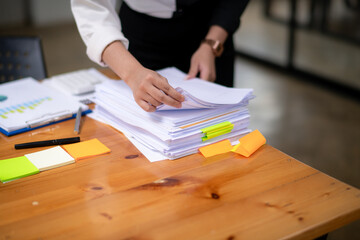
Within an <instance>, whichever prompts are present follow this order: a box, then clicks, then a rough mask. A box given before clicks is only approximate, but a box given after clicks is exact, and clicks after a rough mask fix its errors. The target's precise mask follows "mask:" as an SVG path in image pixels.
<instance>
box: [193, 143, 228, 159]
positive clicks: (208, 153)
mask: <svg viewBox="0 0 360 240" xmlns="http://www.w3.org/2000/svg"><path fill="white" fill-rule="evenodd" d="M231 149H232V145H231V143H230V141H229V140H228V139H226V140H223V141H220V142H217V143H213V144H210V145H207V146H205V147H201V148H199V151H200V152H201V154H202V155H203V156H204V157H212V156H215V155H218V154H222V153H227V152H230V150H231Z"/></svg>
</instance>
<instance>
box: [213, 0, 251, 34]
mask: <svg viewBox="0 0 360 240" xmlns="http://www.w3.org/2000/svg"><path fill="white" fill-rule="evenodd" d="M248 2H249V0H220V1H218V3H217V6H216V7H215V8H214V12H213V15H212V18H211V21H210V26H212V25H218V26H220V27H222V28H224V29H225V30H226V31H227V32H228V33H229V34H233V33H234V32H235V31H236V29H237V28H238V27H239V25H240V17H241V15H242V13H243V12H244V10H245V8H246V5H247V4H248Z"/></svg>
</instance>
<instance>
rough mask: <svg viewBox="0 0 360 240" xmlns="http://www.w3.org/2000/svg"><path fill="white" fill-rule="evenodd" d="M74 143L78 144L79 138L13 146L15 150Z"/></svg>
mask: <svg viewBox="0 0 360 240" xmlns="http://www.w3.org/2000/svg"><path fill="white" fill-rule="evenodd" d="M76 142H80V137H72V138H61V139H54V140H46V141H38V142H28V143H19V144H15V149H24V148H34V147H46V146H53V145H62V144H68V143H76Z"/></svg>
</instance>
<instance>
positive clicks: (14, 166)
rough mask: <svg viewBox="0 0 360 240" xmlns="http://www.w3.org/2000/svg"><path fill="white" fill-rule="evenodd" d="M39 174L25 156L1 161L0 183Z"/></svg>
mask: <svg viewBox="0 0 360 240" xmlns="http://www.w3.org/2000/svg"><path fill="white" fill-rule="evenodd" d="M38 172H39V169H37V168H36V167H35V166H34V164H32V163H31V162H30V161H29V159H27V158H26V157H25V156H21V157H16V158H9V159H4V160H0V181H1V182H7V181H11V180H14V179H18V178H22V177H26V176H30V175H33V174H36V173H38Z"/></svg>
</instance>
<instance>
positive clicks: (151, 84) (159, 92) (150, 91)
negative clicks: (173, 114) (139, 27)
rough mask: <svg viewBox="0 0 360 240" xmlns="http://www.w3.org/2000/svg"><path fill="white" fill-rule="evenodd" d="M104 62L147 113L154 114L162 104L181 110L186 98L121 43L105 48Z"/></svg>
mask: <svg viewBox="0 0 360 240" xmlns="http://www.w3.org/2000/svg"><path fill="white" fill-rule="evenodd" d="M102 60H103V61H104V62H105V63H106V64H107V65H109V66H110V67H111V69H112V70H113V71H114V72H115V73H116V74H117V75H118V76H119V77H120V78H121V79H123V80H124V81H125V82H126V84H127V85H128V86H129V87H130V88H131V90H132V92H133V95H134V98H135V101H136V103H137V104H138V105H139V106H140V107H141V108H142V109H144V110H145V111H147V112H153V111H155V110H156V107H157V106H159V105H160V104H166V105H169V106H172V107H176V108H181V102H183V101H184V99H185V98H184V96H183V95H181V94H180V93H178V92H177V91H176V90H175V89H174V88H173V87H171V86H170V84H169V83H168V81H167V79H166V78H164V77H163V76H161V75H159V74H158V73H157V72H154V71H152V70H150V69H147V68H144V67H143V66H142V65H141V64H140V63H139V62H138V61H137V60H136V59H135V58H134V56H132V55H131V54H130V52H128V51H127V49H126V48H125V47H124V45H123V44H122V43H121V42H120V41H115V42H112V43H111V44H109V45H108V46H107V47H106V48H105V50H104V51H103V54H102Z"/></svg>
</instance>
